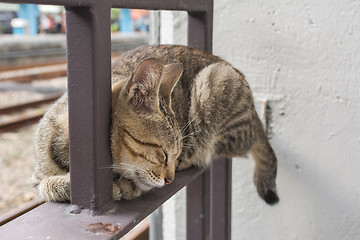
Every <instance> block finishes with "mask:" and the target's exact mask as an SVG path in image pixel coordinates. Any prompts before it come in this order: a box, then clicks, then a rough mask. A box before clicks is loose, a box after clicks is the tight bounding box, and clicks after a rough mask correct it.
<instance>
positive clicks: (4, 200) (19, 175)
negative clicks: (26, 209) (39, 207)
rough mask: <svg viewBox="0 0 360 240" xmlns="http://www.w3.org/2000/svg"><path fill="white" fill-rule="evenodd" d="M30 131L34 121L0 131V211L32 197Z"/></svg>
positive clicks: (7, 209) (31, 143)
mask: <svg viewBox="0 0 360 240" xmlns="http://www.w3.org/2000/svg"><path fill="white" fill-rule="evenodd" d="M34 131H35V125H33V126H29V127H25V128H23V129H21V130H19V131H17V132H8V133H2V134H1V135H0V182H1V184H0V192H1V195H0V215H1V214H3V213H5V212H7V211H9V210H11V209H13V208H16V207H18V206H19V205H20V204H22V203H25V202H28V201H31V200H33V199H34V198H35V197H36V196H35V194H34V192H33V190H32V187H31V184H30V178H31V174H32V171H33V166H34V164H33V161H34V151H33V136H34Z"/></svg>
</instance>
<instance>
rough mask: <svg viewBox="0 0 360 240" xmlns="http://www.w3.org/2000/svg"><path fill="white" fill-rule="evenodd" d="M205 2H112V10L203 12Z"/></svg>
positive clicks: (173, 0)
mask: <svg viewBox="0 0 360 240" xmlns="http://www.w3.org/2000/svg"><path fill="white" fill-rule="evenodd" d="M204 2H205V1H195V0H132V1H128V0H112V7H114V8H130V9H147V10H178V11H188V12H204V11H206V8H205V4H204Z"/></svg>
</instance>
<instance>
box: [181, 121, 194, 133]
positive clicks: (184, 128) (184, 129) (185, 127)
mask: <svg viewBox="0 0 360 240" xmlns="http://www.w3.org/2000/svg"><path fill="white" fill-rule="evenodd" d="M194 121H195V119H192V120H191V121H189V122H188V123H187V124H186V125H185V126H184V127H183V129H182V130H181V134H183V133H184V132H185V131H186V129H187V128H188V127H189V126H190V124H191V123H193V122H194Z"/></svg>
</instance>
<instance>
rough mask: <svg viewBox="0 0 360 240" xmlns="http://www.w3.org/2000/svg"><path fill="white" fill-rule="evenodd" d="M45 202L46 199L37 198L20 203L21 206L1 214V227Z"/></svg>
mask: <svg viewBox="0 0 360 240" xmlns="http://www.w3.org/2000/svg"><path fill="white" fill-rule="evenodd" d="M43 203H44V201H42V200H39V199H35V200H32V201H30V202H27V203H24V204H22V205H20V206H19V207H17V208H15V209H13V210H11V211H9V212H7V213H5V214H3V215H1V216H0V227H1V226H2V225H4V224H6V223H8V222H10V221H12V220H14V219H15V218H17V217H20V216H21V215H23V214H25V213H27V212H29V211H31V210H33V209H34V208H36V207H38V206H40V205H41V204H43Z"/></svg>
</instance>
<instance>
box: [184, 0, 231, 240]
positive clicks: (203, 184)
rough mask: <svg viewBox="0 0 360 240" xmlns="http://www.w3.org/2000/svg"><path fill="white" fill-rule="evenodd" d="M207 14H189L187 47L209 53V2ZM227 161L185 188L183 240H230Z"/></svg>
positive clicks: (210, 48)
mask: <svg viewBox="0 0 360 240" xmlns="http://www.w3.org/2000/svg"><path fill="white" fill-rule="evenodd" d="M205 4H207V11H206V12H201V13H190V12H189V22H188V45H189V46H192V47H197V48H199V49H202V50H205V51H207V52H212V26H213V0H208V1H205ZM231 161H232V160H231V159H221V160H217V161H214V162H213V164H212V166H211V168H210V170H208V171H206V172H205V173H204V174H203V175H202V176H200V177H199V178H198V179H197V180H196V181H194V182H192V183H191V184H189V185H188V186H187V225H186V227H187V239H188V240H190V239H209V240H210V239H211V240H217V239H222V240H230V239H231Z"/></svg>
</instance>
